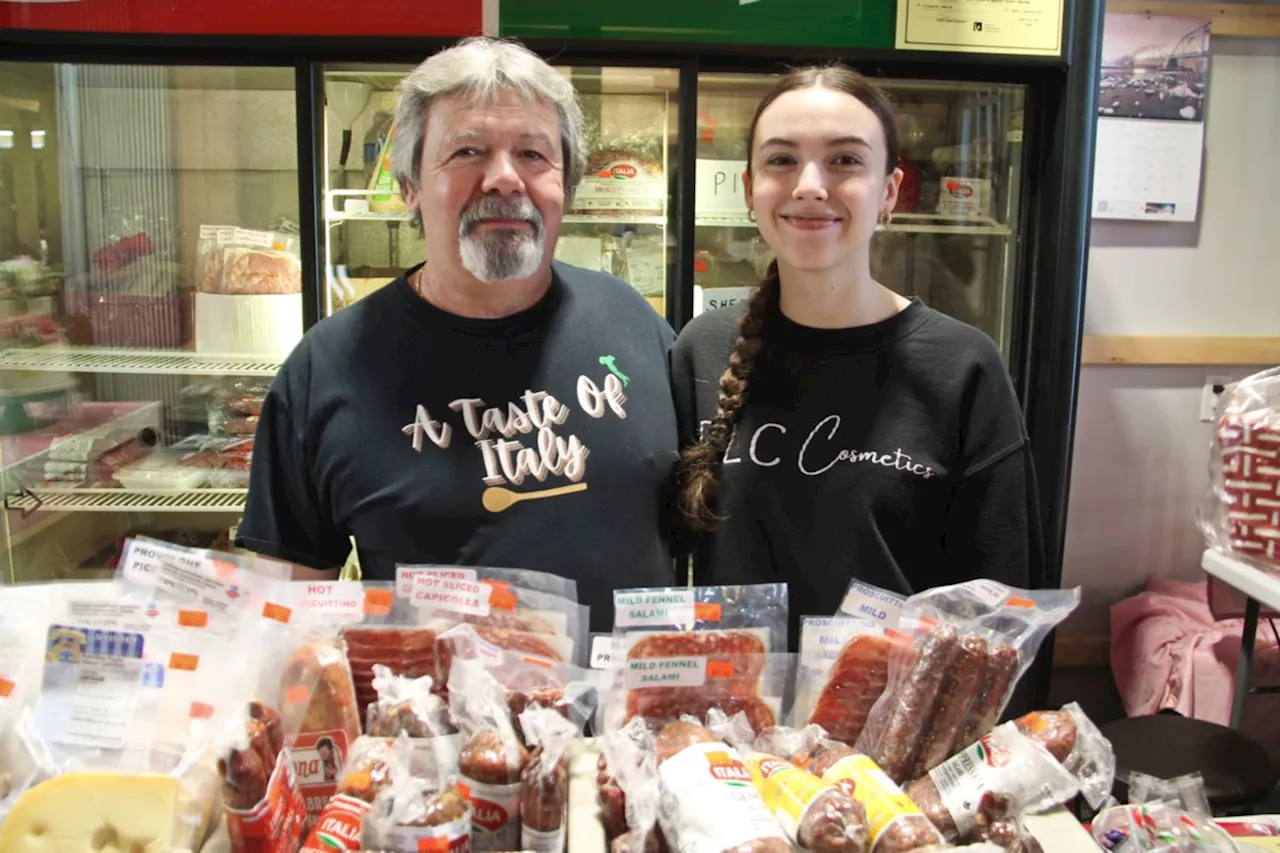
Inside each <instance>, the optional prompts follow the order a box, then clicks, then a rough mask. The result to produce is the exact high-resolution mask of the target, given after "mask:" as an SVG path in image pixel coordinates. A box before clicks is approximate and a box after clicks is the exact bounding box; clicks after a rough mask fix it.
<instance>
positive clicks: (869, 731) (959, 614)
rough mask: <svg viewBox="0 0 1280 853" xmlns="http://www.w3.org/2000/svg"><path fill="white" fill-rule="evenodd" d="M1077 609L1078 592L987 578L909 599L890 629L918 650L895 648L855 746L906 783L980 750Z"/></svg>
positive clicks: (891, 776) (907, 647) (890, 774)
mask: <svg viewBox="0 0 1280 853" xmlns="http://www.w3.org/2000/svg"><path fill="white" fill-rule="evenodd" d="M851 597H852V591H851ZM1078 601H1079V590H1078V589H1073V590H1015V589H1011V588H1010V587H1006V586H1004V585H1003V584H999V583H996V582H994V581H989V580H979V581H969V582H966V583H963V584H955V585H952V586H946V587H937V588H935V589H930V590H926V591H925V592H923V593H920V594H918V595H915V596H912V597H911V598H910V599H908V600H907V601H906V609H905V610H904V611H903V612H902V613H901V614H899V615H898V617H897V618H896V619H893V618H891V619H890V620H889V621H890V622H891V623H894V624H896V626H897V627H896V629H895V630H899V631H902V632H903V633H905V634H907V635H909V636H911V637H912V638H913V642H912V644H911V645H909V646H908V645H902V646H900V647H895V648H893V649H891V653H890V655H889V672H888V680H887V684H886V687H885V690H884V692H883V693H882V694H881V696H880V698H879V699H878V700H877V701H876V703H875V705H874V706H873V708H872V710H871V713H870V715H869V717H868V720H867V723H866V725H865V726H864V728H863V729H862V732H861V733H860V734H859V736H858V740H857V742H856V745H857V747H858V748H859V749H860V750H861V751H863V752H865V753H866V754H867V755H869V756H871V757H872V758H874V759H875V760H876V762H877V763H878V764H879V765H880V766H881V767H882V768H883V770H884V772H885V773H886V774H887V775H888V776H889V778H891V779H893V780H894V781H895V782H898V783H901V782H904V781H906V780H908V779H911V778H916V777H919V776H921V775H923V774H924V773H926V772H928V771H929V770H931V769H932V768H933V767H934V766H936V765H937V764H938V763H940V762H941V761H942V760H944V759H945V758H947V757H948V756H950V755H952V754H954V753H955V752H958V751H960V750H961V749H963V748H964V747H966V746H968V745H970V744H972V743H974V742H975V741H976V740H977V739H978V738H980V737H981V736H982V735H984V734H986V733H987V732H989V731H991V729H992V728H994V726H995V723H996V721H997V720H998V719H999V717H1000V714H1001V712H1002V711H1003V710H1004V707H1005V704H1006V703H1007V702H1008V699H1009V696H1010V694H1011V692H1012V690H1013V688H1014V686H1015V685H1016V683H1017V681H1018V679H1019V678H1021V676H1022V674H1023V673H1024V672H1025V671H1026V669H1027V667H1029V666H1030V665H1031V662H1032V660H1034V658H1035V654H1036V652H1037V651H1038V649H1039V646H1040V643H1041V642H1043V640H1044V638H1045V637H1046V636H1047V635H1048V633H1049V632H1050V631H1051V630H1052V629H1053V627H1054V626H1056V625H1057V624H1058V623H1059V622H1061V621H1062V620H1063V619H1065V618H1066V617H1067V615H1068V614H1070V612H1071V611H1072V609H1074V607H1075V605H1076V603H1077V602H1078ZM848 602H849V598H846V605H845V609H846V610H847V609H848Z"/></svg>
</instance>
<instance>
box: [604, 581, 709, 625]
mask: <svg viewBox="0 0 1280 853" xmlns="http://www.w3.org/2000/svg"><path fill="white" fill-rule="evenodd" d="M613 611H614V615H613V624H614V625H615V626H616V627H618V628H642V627H648V628H663V627H668V626H671V625H690V624H692V623H693V622H694V614H695V612H696V608H695V607H694V601H693V590H692V589H659V590H652V591H649V592H615V593H614V594H613Z"/></svg>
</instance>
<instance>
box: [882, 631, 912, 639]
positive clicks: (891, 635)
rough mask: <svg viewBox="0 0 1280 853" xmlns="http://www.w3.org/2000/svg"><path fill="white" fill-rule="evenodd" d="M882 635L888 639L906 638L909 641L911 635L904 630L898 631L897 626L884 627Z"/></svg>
mask: <svg viewBox="0 0 1280 853" xmlns="http://www.w3.org/2000/svg"><path fill="white" fill-rule="evenodd" d="M884 635H885V636H886V637H888V638H889V639H890V640H899V641H902V640H907V641H910V639H911V635H910V634H908V633H906V632H905V631H899V630H898V629H897V628H885V629H884Z"/></svg>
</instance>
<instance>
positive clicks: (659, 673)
mask: <svg viewBox="0 0 1280 853" xmlns="http://www.w3.org/2000/svg"><path fill="white" fill-rule="evenodd" d="M624 680H625V682H626V687H627V689H628V690H635V689H637V688H640V687H701V686H702V685H704V684H706V683H707V659H706V658H704V657H696V658H636V659H635V660H629V661H627V674H626V678H625V679H624Z"/></svg>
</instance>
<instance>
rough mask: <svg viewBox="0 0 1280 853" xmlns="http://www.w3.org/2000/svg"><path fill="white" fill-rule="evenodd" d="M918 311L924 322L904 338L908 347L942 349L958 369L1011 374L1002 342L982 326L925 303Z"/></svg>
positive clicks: (933, 351)
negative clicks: (997, 340)
mask: <svg viewBox="0 0 1280 853" xmlns="http://www.w3.org/2000/svg"><path fill="white" fill-rule="evenodd" d="M919 310H920V311H921V312H922V313H923V315H924V316H923V318H922V319H923V322H921V323H920V324H919V325H918V326H917V327H916V329H915V331H914V333H913V334H911V335H908V336H907V337H906V338H904V339H903V342H904V343H906V344H907V345H908V346H914V347H918V348H923V349H926V350H928V351H929V353H930V354H933V353H935V352H937V351H941V352H943V353H945V354H946V355H947V363H949V364H951V365H952V366H953V367H955V368H960V369H963V370H973V369H979V370H995V371H997V372H999V373H1008V366H1007V365H1006V364H1005V360H1004V353H1002V352H1001V351H1000V345H999V344H997V343H996V342H995V340H993V339H992V337H991V336H990V335H988V334H987V333H986V332H984V331H983V330H982V329H979V328H978V327H976V326H973V325H970V324H969V323H966V322H964V321H963V320H957V319H956V318H955V317H952V316H950V315H949V314H944V313H943V312H941V311H938V310H936V309H933V308H928V307H926V306H924V305H921V306H919Z"/></svg>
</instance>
